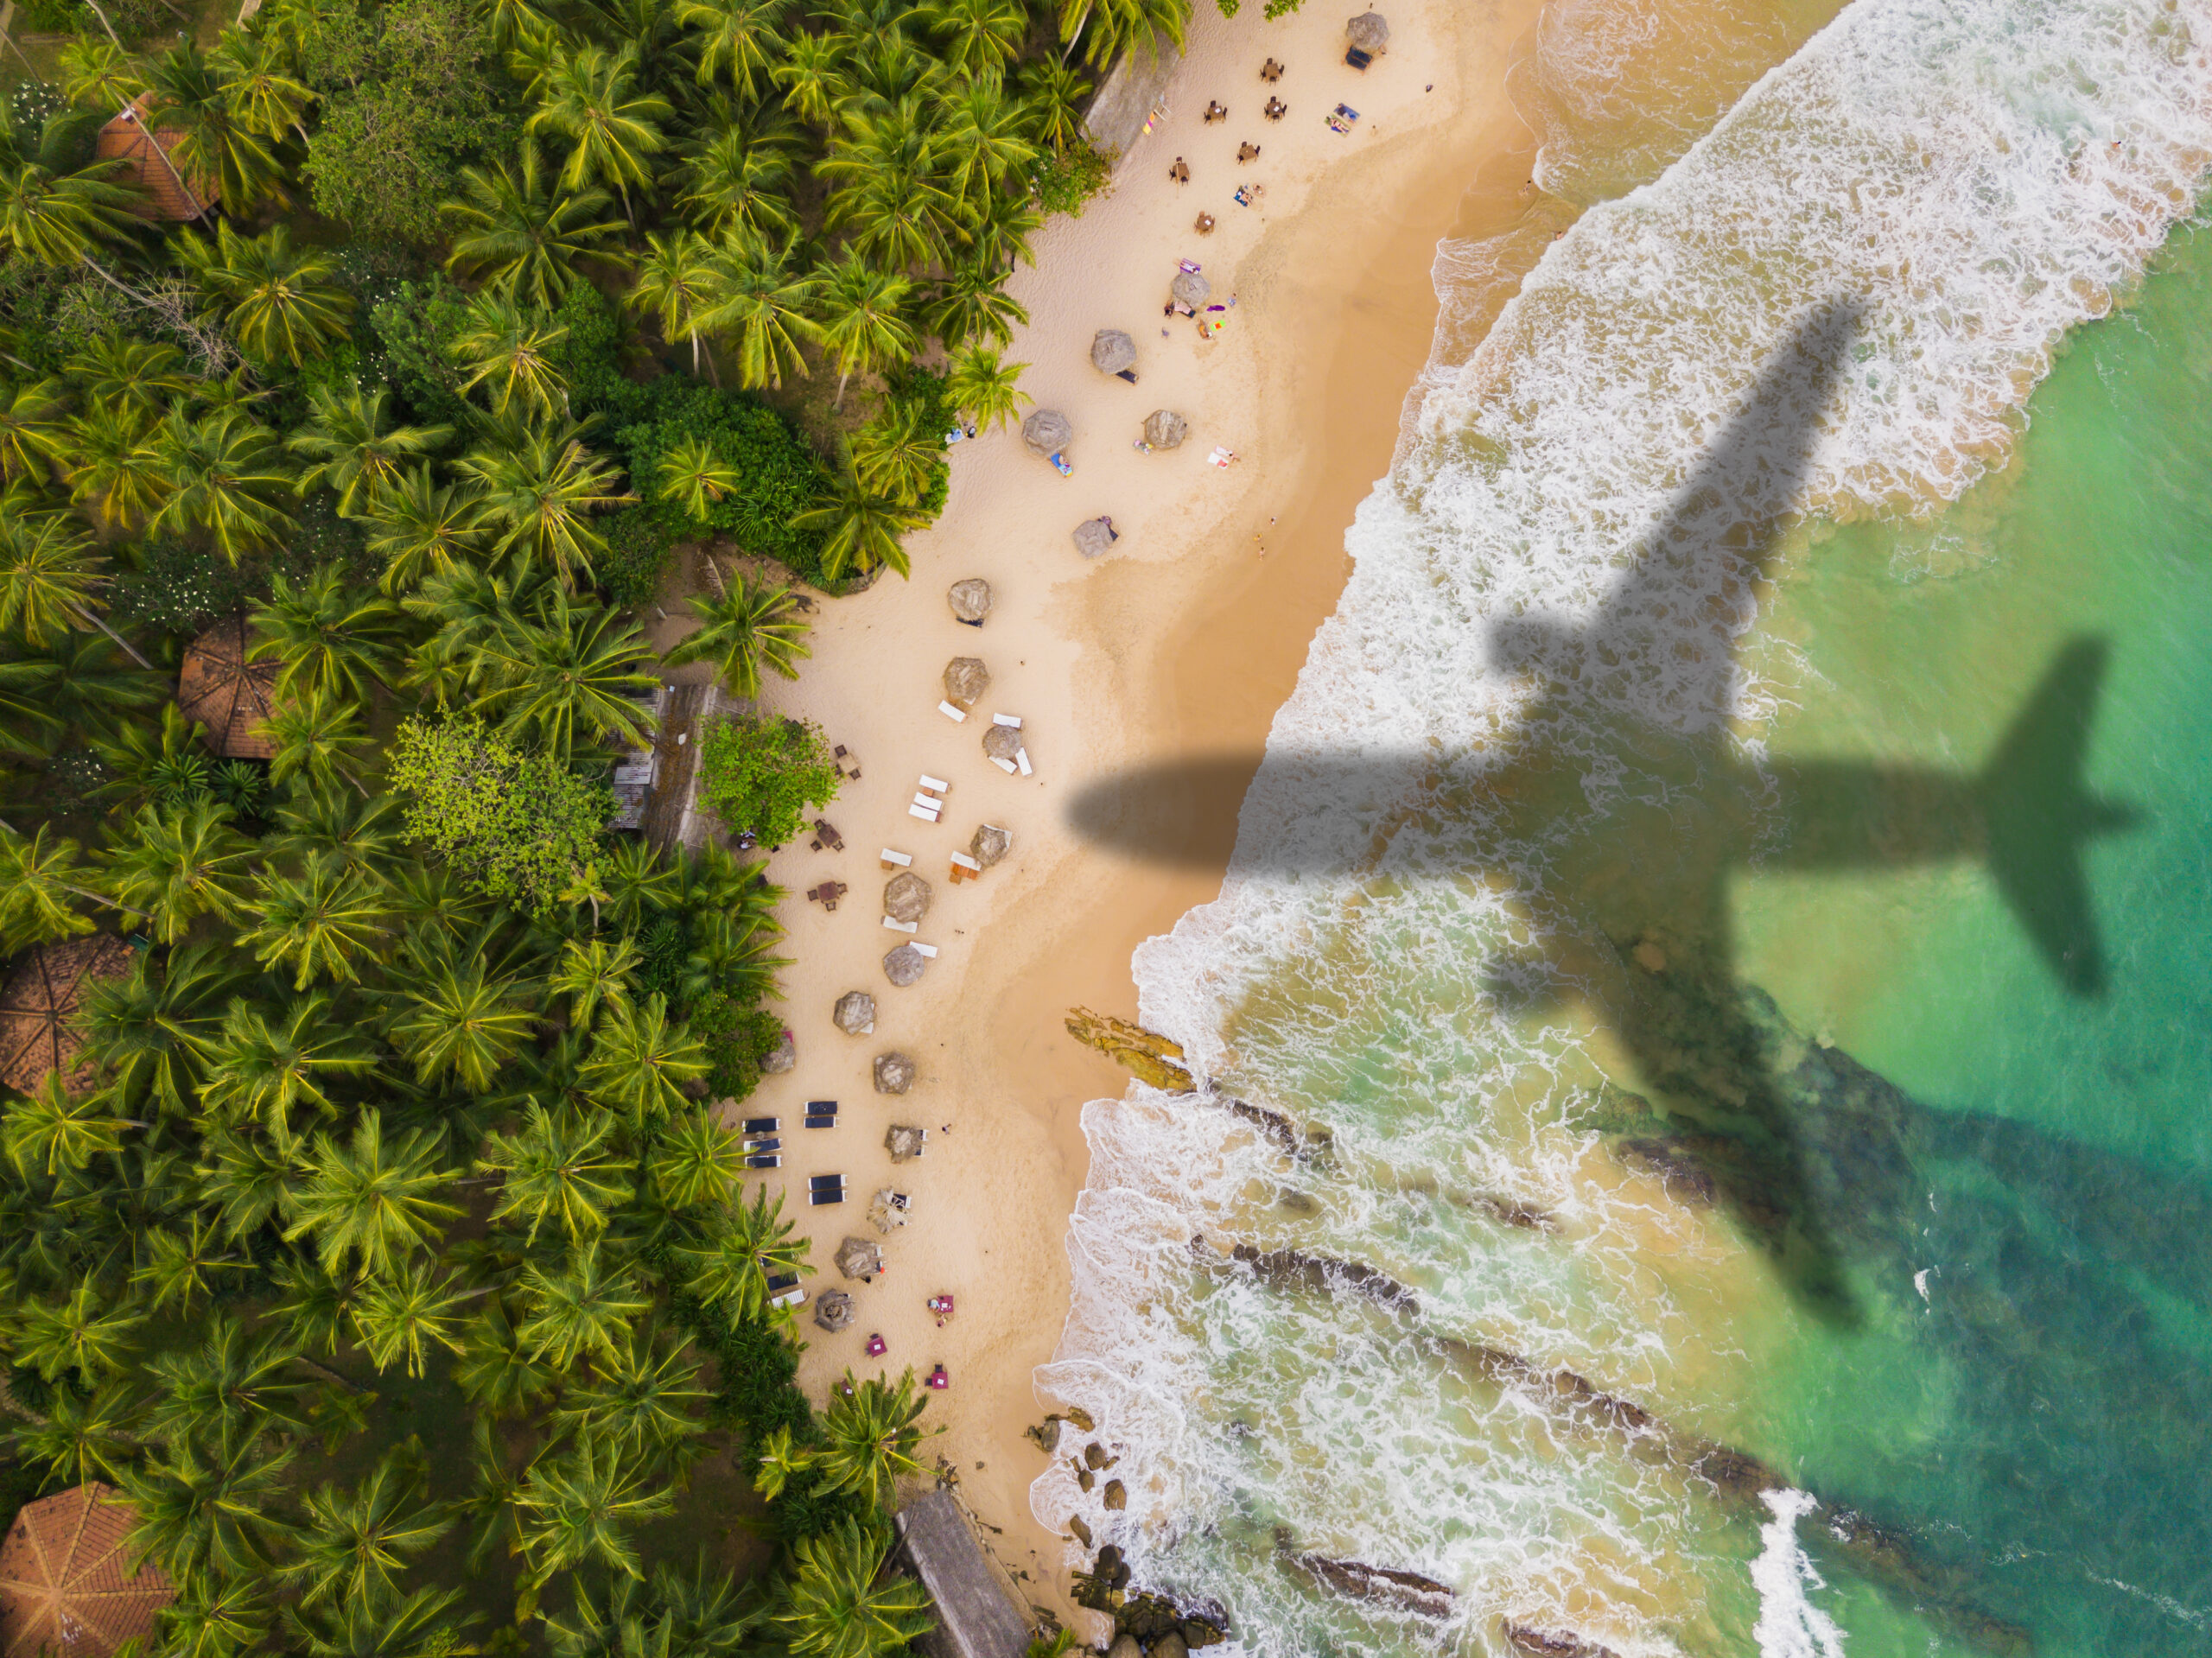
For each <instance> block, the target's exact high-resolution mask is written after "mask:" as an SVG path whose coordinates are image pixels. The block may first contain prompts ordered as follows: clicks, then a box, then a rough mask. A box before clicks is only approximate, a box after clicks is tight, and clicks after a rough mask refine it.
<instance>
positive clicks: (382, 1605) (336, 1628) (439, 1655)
mask: <svg viewBox="0 0 2212 1658" xmlns="http://www.w3.org/2000/svg"><path fill="white" fill-rule="evenodd" d="M460 1598H461V1591H460V1590H458V1589H440V1588H436V1587H435V1586H432V1587H426V1588H422V1589H412V1590H410V1591H408V1592H407V1593H405V1594H404V1595H403V1594H401V1593H400V1592H399V1591H397V1590H396V1589H392V1590H386V1591H384V1592H382V1593H379V1594H373V1595H364V1596H361V1597H359V1598H354V1599H350V1600H332V1601H327V1602H325V1603H323V1604H321V1606H320V1607H318V1608H316V1609H315V1610H313V1611H311V1612H303V1611H301V1610H296V1609H292V1610H290V1613H289V1617H287V1618H286V1620H285V1622H286V1623H287V1624H288V1625H289V1629H290V1631H291V1634H292V1636H293V1638H294V1640H295V1641H296V1643H297V1645H296V1650H297V1651H298V1652H300V1653H301V1654H302V1658H452V1655H457V1654H461V1653H467V1652H471V1651H474V1650H475V1649H476V1648H474V1647H472V1646H470V1645H469V1644H468V1643H467V1642H464V1641H462V1640H461V1635H460V1630H459V1629H458V1628H457V1627H456V1624H461V1625H465V1624H466V1623H468V1622H470V1621H471V1620H470V1619H468V1618H465V1617H464V1618H461V1619H458V1620H450V1619H448V1613H450V1612H451V1611H452V1610H453V1607H454V1603H455V1602H456V1601H458V1600H459V1599H460Z"/></svg>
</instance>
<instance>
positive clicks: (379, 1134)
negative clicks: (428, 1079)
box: [284, 1110, 461, 1274]
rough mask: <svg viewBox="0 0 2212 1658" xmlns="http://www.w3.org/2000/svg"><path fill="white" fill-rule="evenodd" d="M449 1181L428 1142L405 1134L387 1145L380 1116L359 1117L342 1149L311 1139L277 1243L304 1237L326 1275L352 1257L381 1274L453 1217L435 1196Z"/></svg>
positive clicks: (450, 1207)
mask: <svg viewBox="0 0 2212 1658" xmlns="http://www.w3.org/2000/svg"><path fill="white" fill-rule="evenodd" d="M449 1178H451V1176H450V1173H449V1172H448V1171H447V1170H445V1169H443V1168H442V1167H440V1166H439V1164H438V1160H437V1141H436V1140H435V1139H434V1138H433V1137H432V1136H430V1135H429V1134H426V1133H424V1132H423V1130H422V1129H420V1128H410V1129H408V1130H407V1131H406V1132H404V1134H401V1135H400V1136H399V1137H398V1139H397V1140H394V1141H392V1142H391V1144H390V1145H387V1144H386V1143H385V1134H384V1118H383V1115H382V1114H381V1113H379V1112H377V1111H373V1110H371V1111H364V1112H362V1113H361V1115H360V1116H359V1118H358V1119H357V1120H356V1121H355V1122H354V1124H353V1134H351V1135H350V1136H348V1138H347V1139H346V1142H345V1143H344V1144H343V1145H340V1143H339V1142H338V1141H337V1140H334V1139H333V1138H332V1137H331V1135H329V1134H327V1133H324V1134H316V1135H315V1145H314V1148H313V1150H312V1151H311V1152H310V1153H309V1154H308V1176H307V1178H306V1179H305V1180H304V1181H303V1182H302V1184H301V1185H300V1186H299V1188H298V1189H297V1190H296V1191H295V1192H294V1193H293V1196H292V1212H293V1215H294V1217H295V1218H294V1219H293V1221H292V1223H291V1224H290V1225H289V1226H288V1227H286V1228H285V1229H284V1240H285V1242H288V1243H289V1242H292V1241H294V1240H295V1239H297V1238H301V1237H312V1238H313V1239H314V1241H315V1254H316V1256H317V1258H318V1259H319V1260H320V1261H321V1263H322V1265H323V1267H324V1268H325V1270H327V1271H332V1272H337V1271H342V1270H343V1269H344V1268H345V1266H346V1261H348V1260H350V1259H351V1258H353V1256H355V1255H359V1257H360V1260H361V1263H362V1265H363V1266H365V1267H367V1268H368V1270H369V1271H370V1272H371V1273H372V1274H388V1273H390V1272H391V1270H392V1269H393V1268H394V1267H396V1266H397V1263H398V1262H399V1261H400V1260H401V1259H402V1258H403V1257H404V1256H405V1255H408V1254H410V1253H411V1252H412V1251H414V1250H416V1249H421V1248H429V1247H430V1246H431V1245H433V1244H435V1242H437V1240H438V1237H439V1235H440V1225H439V1223H441V1222H442V1221H447V1220H450V1219H452V1218H454V1217H456V1216H458V1215H459V1214H460V1213H461V1210H460V1209H458V1208H457V1207H456V1206H454V1204H450V1203H448V1202H446V1201H445V1200H444V1199H443V1198H442V1197H437V1196H436V1195H435V1194H436V1192H437V1190H438V1188H439V1187H440V1186H442V1185H444V1184H445V1183H446V1182H447V1181H448V1179H449Z"/></svg>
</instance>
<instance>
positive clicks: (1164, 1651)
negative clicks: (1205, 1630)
mask: <svg viewBox="0 0 2212 1658" xmlns="http://www.w3.org/2000/svg"><path fill="white" fill-rule="evenodd" d="M1152 1658H1191V1647H1190V1643H1189V1642H1186V1641H1185V1640H1184V1639H1183V1636H1182V1632H1181V1631H1180V1630H1179V1629H1170V1630H1169V1631H1168V1632H1167V1633H1166V1634H1165V1635H1163V1636H1160V1639H1159V1640H1157V1641H1155V1642H1153V1643H1152Z"/></svg>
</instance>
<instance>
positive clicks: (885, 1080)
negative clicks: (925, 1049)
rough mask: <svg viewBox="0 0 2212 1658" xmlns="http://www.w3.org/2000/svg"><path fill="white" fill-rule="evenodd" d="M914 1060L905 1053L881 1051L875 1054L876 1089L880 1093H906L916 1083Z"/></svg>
mask: <svg viewBox="0 0 2212 1658" xmlns="http://www.w3.org/2000/svg"><path fill="white" fill-rule="evenodd" d="M915 1074H916V1072H915V1067H914V1062H913V1061H912V1060H911V1059H909V1058H906V1055H905V1054H903V1053H897V1052H893V1053H879V1054H878V1055H876V1056H875V1091H876V1092H877V1093H879V1094H904V1093H905V1092H906V1090H907V1089H910V1088H912V1086H913V1085H914V1077H915Z"/></svg>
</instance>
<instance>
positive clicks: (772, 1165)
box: [745, 1152, 784, 1169]
mask: <svg viewBox="0 0 2212 1658" xmlns="http://www.w3.org/2000/svg"><path fill="white" fill-rule="evenodd" d="M745 1166H746V1167H747V1168H748V1169H780V1168H781V1167H783V1166H784V1159H782V1158H781V1157H779V1156H778V1155H777V1154H776V1153H773V1152H771V1153H769V1154H768V1155H767V1156H766V1157H748V1158H747V1159H745Z"/></svg>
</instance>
